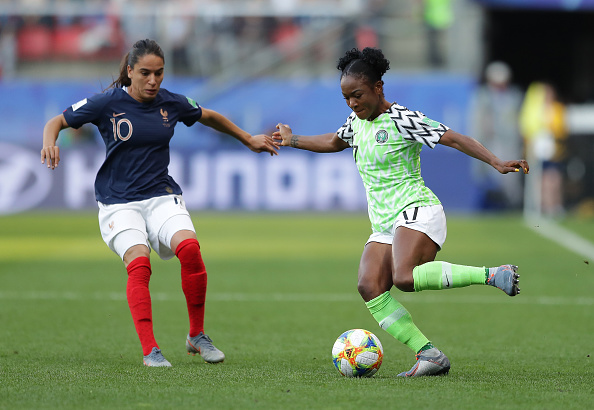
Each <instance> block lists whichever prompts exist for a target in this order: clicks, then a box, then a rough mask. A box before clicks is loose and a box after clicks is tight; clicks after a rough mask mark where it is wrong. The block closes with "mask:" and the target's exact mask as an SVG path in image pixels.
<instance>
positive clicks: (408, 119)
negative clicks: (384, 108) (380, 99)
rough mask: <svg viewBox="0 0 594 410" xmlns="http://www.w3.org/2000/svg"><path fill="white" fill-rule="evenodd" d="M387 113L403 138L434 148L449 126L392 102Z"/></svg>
mask: <svg viewBox="0 0 594 410" xmlns="http://www.w3.org/2000/svg"><path fill="white" fill-rule="evenodd" d="M389 115H390V118H391V119H392V121H393V122H394V125H395V126H396V128H397V129H398V132H399V133H400V134H401V135H402V137H403V138H404V139H405V140H408V141H416V142H420V143H421V144H424V145H427V146H428V147H429V148H434V147H435V145H436V144H437V143H438V142H439V140H440V139H441V137H442V136H443V134H445V132H446V131H447V130H449V127H447V126H446V125H444V124H442V123H440V122H438V121H434V120H432V119H429V118H427V116H425V114H423V113H422V112H420V111H411V110H409V109H408V108H406V107H403V106H402V105H398V104H393V105H392V107H390V110H389Z"/></svg>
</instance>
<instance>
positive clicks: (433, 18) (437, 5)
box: [422, 0, 454, 68]
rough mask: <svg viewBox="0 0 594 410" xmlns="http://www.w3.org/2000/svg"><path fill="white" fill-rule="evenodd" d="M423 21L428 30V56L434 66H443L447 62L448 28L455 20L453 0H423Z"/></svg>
mask: <svg viewBox="0 0 594 410" xmlns="http://www.w3.org/2000/svg"><path fill="white" fill-rule="evenodd" d="M422 2H423V22H424V24H425V29H426V31H427V47H428V49H427V52H428V54H427V58H428V60H429V64H430V65H431V66H432V67H435V68H438V67H443V66H444V65H445V63H446V56H445V54H446V52H447V49H446V44H445V43H446V41H445V36H446V33H447V30H448V29H449V28H450V26H451V25H452V23H453V21H454V12H453V9H452V0H422Z"/></svg>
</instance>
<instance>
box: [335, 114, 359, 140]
mask: <svg viewBox="0 0 594 410" xmlns="http://www.w3.org/2000/svg"><path fill="white" fill-rule="evenodd" d="M355 117H356V114H355V113H354V112H353V113H351V115H349V117H348V118H347V120H346V122H345V123H344V124H343V125H342V127H340V128H339V129H338V131H336V134H337V135H338V138H340V139H341V140H343V141H344V142H346V143H348V144H349V146H351V147H352V146H353V136H354V131H353V120H354V119H355Z"/></svg>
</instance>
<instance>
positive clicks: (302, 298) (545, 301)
mask: <svg viewBox="0 0 594 410" xmlns="http://www.w3.org/2000/svg"><path fill="white" fill-rule="evenodd" d="M450 292H451V291H445V292H440V293H439V294H437V293H430V292H427V293H425V294H424V295H422V296H421V295H415V294H405V293H395V297H396V298H397V299H398V300H399V301H401V302H404V303H415V302H419V303H423V304H426V303H439V304H444V303H451V304H473V305H485V304H489V305H491V304H509V303H511V304H521V305H541V306H594V298H593V297H561V296H528V295H520V296H518V297H515V298H513V299H510V298H509V297H506V296H505V295H503V294H502V295H493V296H485V295H463V294H460V293H459V292H456V294H455V295H454V294H452V293H450ZM151 299H152V300H153V301H158V302H176V301H183V300H184V297H183V295H182V294H181V291H180V294H173V293H165V292H152V293H151ZM0 300H56V301H68V300H71V301H86V300H96V301H109V300H111V301H125V300H126V294H125V293H124V292H92V293H81V292H64V291H62V292H57V291H56V292H53V291H0ZM207 301H210V302H261V303H266V302H274V303H277V302H306V303H309V302H320V303H323V302H339V303H345V302H356V303H359V302H360V303H363V302H362V300H361V298H360V297H359V295H357V294H356V293H222V292H221V293H217V292H212V293H209V294H208V295H207Z"/></svg>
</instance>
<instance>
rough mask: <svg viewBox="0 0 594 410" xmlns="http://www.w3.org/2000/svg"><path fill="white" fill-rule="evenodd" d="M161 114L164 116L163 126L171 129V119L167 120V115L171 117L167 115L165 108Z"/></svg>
mask: <svg viewBox="0 0 594 410" xmlns="http://www.w3.org/2000/svg"><path fill="white" fill-rule="evenodd" d="M160 112H161V115H162V116H163V126H164V127H169V124H168V122H169V119H168V118H167V115H169V114H168V113H167V111H164V110H163V108H161V110H160Z"/></svg>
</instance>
